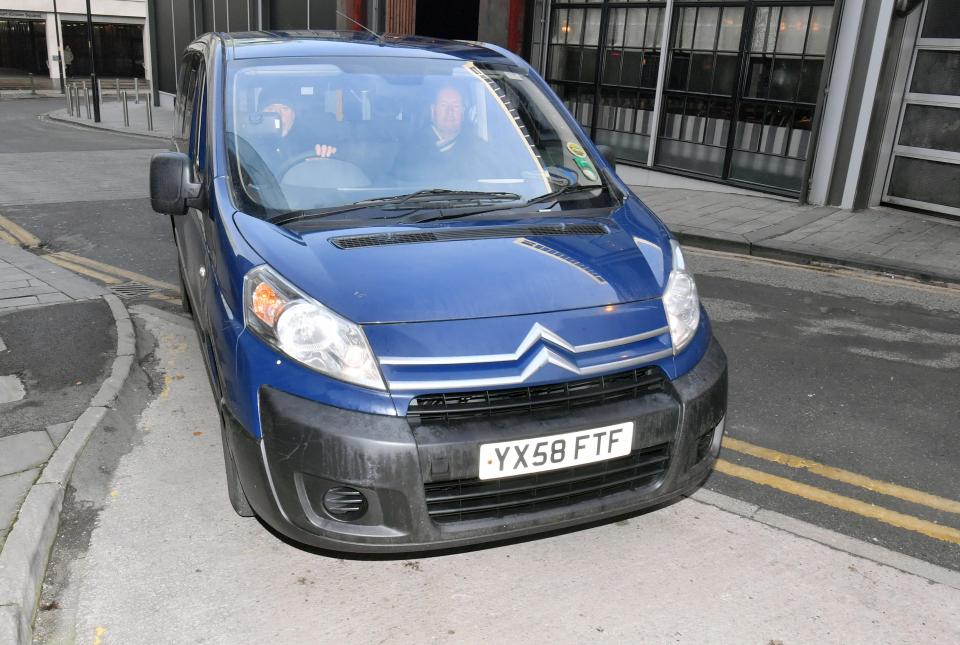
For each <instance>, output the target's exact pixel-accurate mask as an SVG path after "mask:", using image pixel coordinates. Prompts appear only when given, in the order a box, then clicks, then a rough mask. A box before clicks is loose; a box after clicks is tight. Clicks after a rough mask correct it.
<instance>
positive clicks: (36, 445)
mask: <svg viewBox="0 0 960 645" xmlns="http://www.w3.org/2000/svg"><path fill="white" fill-rule="evenodd" d="M51 453H53V442H52V441H50V437H49V436H48V435H47V433H46V431H44V430H35V431H33V432H21V433H20V434H14V435H9V436H6V437H0V476H4V475H10V474H12V473H18V472H21V471H24V470H27V469H30V468H34V467H36V466H40V465H42V464H44V463H45V462H46V461H47V459H49V458H50V455H51Z"/></svg>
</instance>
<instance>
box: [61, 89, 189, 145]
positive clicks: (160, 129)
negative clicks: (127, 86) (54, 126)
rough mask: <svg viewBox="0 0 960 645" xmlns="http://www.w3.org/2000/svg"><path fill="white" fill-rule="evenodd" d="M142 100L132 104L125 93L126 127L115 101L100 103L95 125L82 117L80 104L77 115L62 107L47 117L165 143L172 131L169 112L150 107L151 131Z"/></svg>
mask: <svg viewBox="0 0 960 645" xmlns="http://www.w3.org/2000/svg"><path fill="white" fill-rule="evenodd" d="M145 97H146V95H144V98H142V99H141V101H140V103H135V102H134V100H133V98H132V96H130V95H129V94H128V98H127V117H128V119H129V125H124V122H123V106H122V104H121V103H120V102H119V101H118V100H105V101H103V102H102V103H101V105H100V123H95V122H94V121H93V119H92V118H90V119H88V118H86V114H87V113H86V108H85V107H84V106H83V105H81V110H80V113H79V114H77V115H71V114H69V112H68V111H67V108H66V104H64V107H63V108H61V109H59V110H54V111H52V112H50V113H49V114H48V115H47V116H48V117H49V118H50V119H53V120H55V121H62V122H65V123H73V124H75V125H79V126H82V127H89V128H98V129H101V130H109V131H111V132H119V133H121V134H137V135H140V136H145V137H155V138H157V139H166V140H169V139H170V134H171V132H173V110H172V109H169V108H160V107H154V108H153V112H152V116H153V130H150V129H149V121H148V118H147V102H146V100H145Z"/></svg>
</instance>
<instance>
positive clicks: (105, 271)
mask: <svg viewBox="0 0 960 645" xmlns="http://www.w3.org/2000/svg"><path fill="white" fill-rule="evenodd" d="M43 257H44V258H46V259H47V260H50V261H51V262H53V263H54V264H56V265H59V266H61V267H63V268H64V269H69V270H70V271H73V272H74V273H79V274H81V275H84V276H87V277H88V278H93V279H94V280H98V281H100V282H102V283H104V284H108V285H117V284H123V283H124V282H130V281H132V282H138V283H140V284H144V285H147V286H149V287H153V288H154V289H159V290H160V292H161V293H156V292H155V293H151V294H149V295H148V296H147V297H149V298H153V299H154V300H163V301H166V302H173V303H175V304H180V298H179V295H180V289H179V287H177V286H176V285H174V284H170V283H169V282H164V281H162V280H157V279H155V278H151V277H150V276H146V275H143V274H142V273H137V272H136V271H130V270H128V269H121V268H120V267H115V266H113V265H112V264H107V263H106V262H100V261H98V260H91V259H90V258H85V257H83V256H81V255H77V254H75V253H70V252H68V251H57V252H55V253H48V254H47V255H44V256H43ZM163 292H166V293H163Z"/></svg>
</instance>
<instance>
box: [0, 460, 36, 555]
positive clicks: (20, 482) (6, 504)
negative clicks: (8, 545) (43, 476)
mask: <svg viewBox="0 0 960 645" xmlns="http://www.w3.org/2000/svg"><path fill="white" fill-rule="evenodd" d="M39 474H40V469H39V468H32V469H30V470H25V471H23V472H19V473H13V474H11V475H3V476H0V544H3V538H4V537H5V536H6V534H7V531H9V530H10V527H11V526H13V521H14V520H15V519H17V511H18V510H20V504H21V502H23V499H24V498H25V497H26V496H27V493H28V492H29V491H30V487H31V486H33V482H35V481H36V480H37V476H38V475H39Z"/></svg>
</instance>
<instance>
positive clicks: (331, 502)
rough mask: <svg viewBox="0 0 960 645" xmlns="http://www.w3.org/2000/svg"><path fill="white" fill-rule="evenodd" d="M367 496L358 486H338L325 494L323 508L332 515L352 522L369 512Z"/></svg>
mask: <svg viewBox="0 0 960 645" xmlns="http://www.w3.org/2000/svg"><path fill="white" fill-rule="evenodd" d="M367 506H368V505H367V498H366V497H364V495H363V493H361V492H360V491H358V490H357V489H356V488H350V487H349V486H337V487H336V488H331V489H330V490H328V491H327V492H326V493H324V495H323V508H324V510H326V511H327V513H329V514H330V517H333V518H334V519H338V520H341V521H343V522H352V521H354V520H358V519H360V518H361V517H363V515H364V513H366V512H367Z"/></svg>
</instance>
